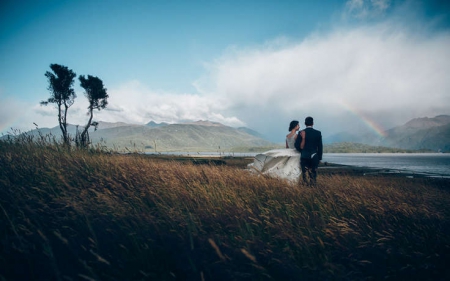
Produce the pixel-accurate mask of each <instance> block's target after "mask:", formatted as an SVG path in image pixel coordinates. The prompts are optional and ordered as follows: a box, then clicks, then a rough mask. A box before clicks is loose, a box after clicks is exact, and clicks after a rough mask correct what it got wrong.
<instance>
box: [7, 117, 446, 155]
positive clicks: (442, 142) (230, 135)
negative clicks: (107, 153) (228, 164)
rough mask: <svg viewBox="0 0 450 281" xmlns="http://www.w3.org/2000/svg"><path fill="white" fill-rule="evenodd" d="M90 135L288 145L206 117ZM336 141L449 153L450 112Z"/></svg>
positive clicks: (99, 139) (156, 142) (54, 131)
mask: <svg viewBox="0 0 450 281" xmlns="http://www.w3.org/2000/svg"><path fill="white" fill-rule="evenodd" d="M76 130H77V127H76V126H74V125H69V126H68V132H69V134H70V135H71V136H74V135H75V134H76ZM80 130H81V128H80ZM27 134H31V135H37V134H41V135H53V136H55V137H57V138H59V137H60V136H61V130H60V128H59V126H56V127H54V128H51V129H49V128H43V129H35V130H31V131H30V132H27ZM89 135H90V138H91V141H92V143H93V144H98V145H102V146H106V147H108V148H111V149H116V150H119V151H124V150H129V151H136V150H137V151H145V152H165V151H186V152H212V151H214V152H252V151H254V152H258V151H264V150H268V149H272V148H282V147H284V144H280V143H278V144H277V143H273V142H270V141H268V140H266V139H265V138H264V137H263V136H262V135H261V134H259V133H258V132H256V131H254V130H252V129H249V128H246V127H241V128H232V127H229V126H225V125H223V124H221V123H217V122H211V121H207V120H206V121H205V120H200V121H197V122H189V123H180V124H169V123H155V122H153V121H150V122H149V123H147V124H144V125H136V124H127V123H123V122H118V123H108V122H98V126H97V129H95V128H94V127H91V128H90V131H89ZM4 137H5V136H4ZM336 143H346V146H348V143H355V144H364V145H371V146H377V147H389V148H400V149H407V150H432V151H436V152H438V151H440V152H450V115H439V116H436V117H433V118H428V117H424V118H415V119H412V120H410V121H409V122H407V123H405V124H404V125H402V126H398V127H394V128H392V129H389V130H386V131H385V132H384V134H383V137H380V136H379V135H376V134H369V133H365V134H359V135H358V134H351V133H348V132H342V133H339V134H335V135H332V136H329V137H327V138H324V144H325V145H329V146H332V145H335V144H336Z"/></svg>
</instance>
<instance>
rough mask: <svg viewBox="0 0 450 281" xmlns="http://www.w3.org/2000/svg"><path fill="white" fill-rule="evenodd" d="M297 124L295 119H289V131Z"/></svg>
mask: <svg viewBox="0 0 450 281" xmlns="http://www.w3.org/2000/svg"><path fill="white" fill-rule="evenodd" d="M298 124H299V123H298V121H297V120H293V121H291V123H290V124H289V132H290V131H292V130H293V129H294V128H295V127H297V125H298Z"/></svg>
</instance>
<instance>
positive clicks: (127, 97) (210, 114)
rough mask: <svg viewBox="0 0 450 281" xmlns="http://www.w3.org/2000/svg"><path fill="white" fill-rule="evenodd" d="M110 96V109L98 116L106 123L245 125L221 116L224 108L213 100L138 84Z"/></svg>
mask: <svg viewBox="0 0 450 281" xmlns="http://www.w3.org/2000/svg"><path fill="white" fill-rule="evenodd" d="M109 96H110V99H109V104H108V108H107V109H106V110H103V111H102V112H99V113H98V118H99V119H101V120H103V121H110V122H119V121H120V122H127V123H135V124H145V123H148V122H150V121H155V122H169V123H175V122H180V121H197V120H211V121H216V122H220V123H223V124H225V125H229V126H244V125H245V123H244V122H243V121H241V120H239V119H238V118H236V117H233V116H231V117H230V116H228V117H227V116H224V115H222V114H221V113H220V112H221V111H223V109H224V108H223V105H222V103H220V102H218V100H217V99H216V98H214V97H213V96H201V95H198V94H187V93H184V94H176V93H164V92H156V91H152V90H150V89H148V88H146V87H145V85H143V84H142V83H141V82H139V81H131V82H128V83H125V84H123V85H121V86H119V87H118V88H115V89H112V90H111V91H110V92H109Z"/></svg>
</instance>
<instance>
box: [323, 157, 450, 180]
mask: <svg viewBox="0 0 450 281" xmlns="http://www.w3.org/2000/svg"><path fill="white" fill-rule="evenodd" d="M322 162H329V163H335V164H342V165H350V166H358V167H371V168H382V169H391V170H396V171H400V172H401V171H403V172H414V173H417V174H424V175H429V176H446V177H447V176H448V177H450V154H448V153H447V154H444V153H326V154H324V155H323V159H322Z"/></svg>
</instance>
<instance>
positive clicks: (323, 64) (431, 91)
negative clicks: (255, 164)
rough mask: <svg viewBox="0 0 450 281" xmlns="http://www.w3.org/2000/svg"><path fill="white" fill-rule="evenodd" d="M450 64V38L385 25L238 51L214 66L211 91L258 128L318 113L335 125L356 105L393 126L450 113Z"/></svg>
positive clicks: (238, 114)
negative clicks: (419, 33) (341, 115)
mask: <svg viewBox="0 0 450 281" xmlns="http://www.w3.org/2000/svg"><path fill="white" fill-rule="evenodd" d="M449 62H450V34H449V33H439V34H434V35H428V36H426V37H425V36H421V35H417V34H414V33H412V32H410V31H408V30H404V29H395V28H393V26H392V25H390V24H389V23H385V24H379V25H377V26H372V27H361V28H353V29H342V30H335V31H334V32H331V33H329V34H327V35H324V36H317V35H315V36H312V37H310V38H307V39H305V40H303V41H301V42H298V43H297V44H290V45H287V46H285V47H277V48H272V46H270V47H262V48H259V49H253V50H243V51H240V50H234V51H233V52H231V54H230V53H228V54H227V55H226V56H224V57H223V58H221V59H219V60H217V61H216V62H215V64H213V65H212V66H210V68H211V76H210V79H211V80H213V81H214V82H212V83H211V81H209V84H210V85H214V87H213V88H210V89H209V91H210V92H212V93H214V96H216V97H222V98H225V97H226V98H227V101H228V102H227V109H228V110H229V111H230V112H232V113H233V114H236V116H237V117H238V118H239V119H241V120H252V119H254V122H249V124H250V125H251V126H252V125H253V126H256V127H259V126H263V125H262V124H264V123H266V124H267V122H265V121H261V122H260V123H258V121H256V119H259V120H262V119H271V121H272V120H273V119H274V118H277V117H279V118H278V120H279V122H278V124H279V126H283V124H284V123H282V122H281V119H283V118H284V119H285V123H287V122H288V121H289V118H288V116H291V118H292V119H301V120H303V118H304V117H305V116H307V115H316V117H322V118H321V120H322V126H324V127H326V125H327V124H325V123H330V124H328V125H329V126H328V127H332V126H334V125H332V124H331V123H335V121H336V120H333V122H331V120H326V117H329V116H338V115H340V114H341V113H344V112H346V111H348V110H349V109H352V108H354V109H357V110H358V112H364V113H365V114H367V115H370V116H373V117H374V118H376V119H375V120H377V121H378V122H380V123H381V124H383V125H384V127H385V128H386V129H388V128H390V127H389V126H391V127H392V126H394V125H398V123H397V124H396V123H394V122H406V121H408V120H409V118H415V117H419V116H424V115H425V116H426V115H428V116H429V117H433V116H434V115H435V114H443V113H447V114H448V113H449V112H448V111H449V110H448V108H450V95H449V93H450V80H449V79H447V76H448V73H450V63H449ZM202 91H205V87H202ZM233 109H234V110H233ZM266 112H267V113H269V114H273V112H276V113H278V114H277V115H271V116H265V115H266ZM377 113H380V114H379V115H377ZM381 113H382V114H381ZM388 113H389V114H388ZM250 115H257V116H259V117H258V118H255V116H250ZM397 117H401V118H400V119H396V118H397ZM343 123H345V122H343ZM280 124H281V125H280ZM256 129H260V130H261V127H259V128H256ZM283 129H284V127H283ZM333 129H334V130H336V128H333ZM262 130H263V132H264V133H270V129H267V128H262Z"/></svg>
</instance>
